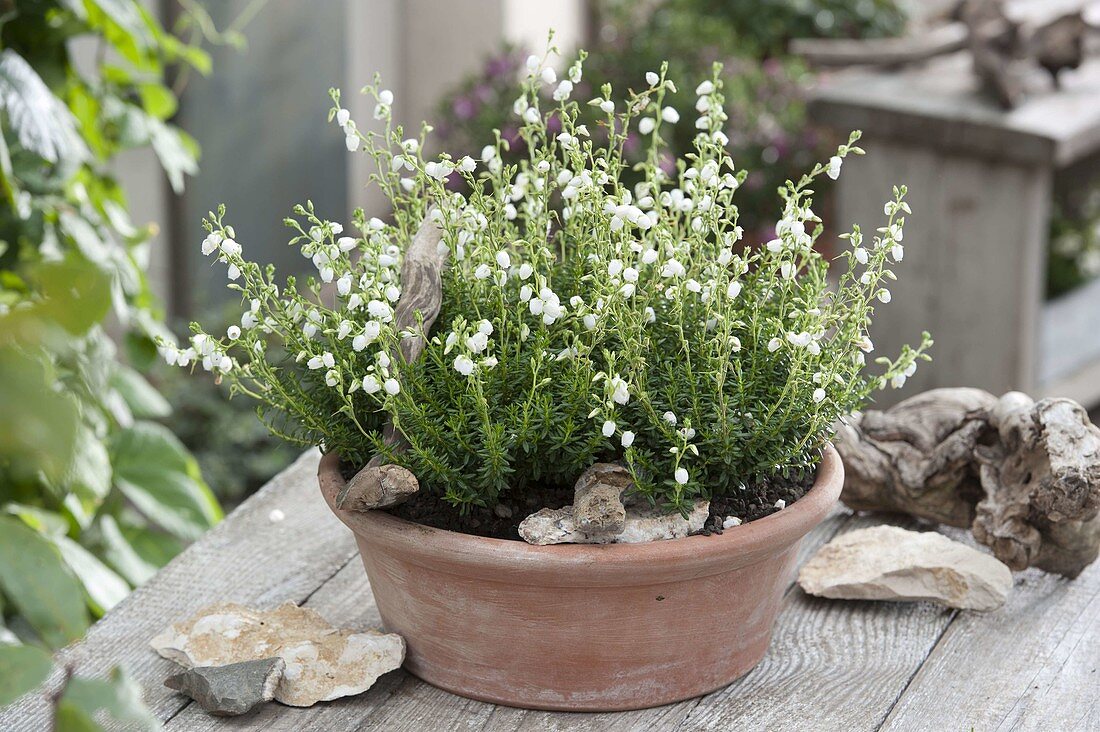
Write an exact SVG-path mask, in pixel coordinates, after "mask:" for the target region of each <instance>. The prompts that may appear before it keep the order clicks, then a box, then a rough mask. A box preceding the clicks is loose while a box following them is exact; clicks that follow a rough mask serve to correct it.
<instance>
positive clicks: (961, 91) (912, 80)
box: [810, 53, 1100, 167]
mask: <svg viewBox="0 0 1100 732" xmlns="http://www.w3.org/2000/svg"><path fill="white" fill-rule="evenodd" d="M970 61H971V59H970V58H969V54H966V53H959V54H953V55H951V56H947V57H945V58H943V59H938V60H936V61H933V62H931V63H929V64H928V65H927V66H924V67H919V68H910V69H905V70H903V71H897V72H867V71H863V70H860V71H852V72H849V73H840V74H836V75H834V76H833V77H832V79H830V80H828V81H826V82H825V83H824V84H822V86H821V87H820V88H819V89H818V90H817V91H815V93H814V96H813V98H812V99H811V101H810V117H811V119H814V120H815V121H817V122H819V123H824V124H827V125H832V126H838V127H841V128H844V129H853V128H854V129H861V130H864V131H865V132H867V133H869V134H874V135H877V136H880V137H886V138H889V139H892V140H898V141H907V142H911V143H915V144H920V145H926V146H930V147H934V148H936V149H938V150H940V151H943V152H945V153H948V154H962V155H965V156H980V157H985V158H988V159H991V160H996V161H1012V162H1016V163H1020V164H1024V165H1053V166H1055V167H1065V166H1068V165H1071V164H1073V163H1074V162H1076V161H1078V160H1081V159H1082V158H1085V157H1087V156H1088V155H1090V154H1092V153H1093V152H1095V151H1096V150H1097V148H1100V94H1097V91H1098V90H1100V59H1096V58H1093V59H1090V60H1088V61H1086V62H1085V63H1084V64H1082V66H1081V68H1079V69H1077V70H1075V71H1068V72H1066V73H1064V74H1063V75H1061V76H1060V77H1059V78H1060V80H1061V81H1062V82H1063V83H1062V88H1061V89H1059V90H1057V91H1055V90H1047V91H1042V92H1037V93H1034V94H1031V95H1030V96H1029V97H1028V99H1027V100H1026V101H1025V102H1024V103H1023V104H1022V105H1020V106H1019V107H1018V108H1016V109H1013V110H1009V111H1005V110H1003V109H1001V108H1000V107H999V106H998V105H997V104H996V102H995V101H994V100H993V99H992V98H991V97H989V96H987V95H985V94H983V93H981V91H980V89H979V83H978V80H977V78H976V77H975V76H974V74H973V73H972V71H971V63H970Z"/></svg>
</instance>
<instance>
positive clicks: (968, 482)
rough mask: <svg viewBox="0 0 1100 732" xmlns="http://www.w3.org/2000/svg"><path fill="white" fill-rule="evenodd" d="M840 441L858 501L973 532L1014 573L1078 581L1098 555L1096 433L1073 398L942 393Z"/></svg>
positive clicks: (857, 425)
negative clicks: (1036, 571) (1035, 570)
mask: <svg viewBox="0 0 1100 732" xmlns="http://www.w3.org/2000/svg"><path fill="white" fill-rule="evenodd" d="M834 444H835V445H836V448H837V451H838V452H840V454H841V456H842V458H843V460H844V465H845V472H846V479H845V484H844V493H843V494H842V495H841V500H843V501H844V502H845V503H846V504H848V506H850V507H851V508H854V509H857V510H882V511H901V512H904V513H908V514H911V515H913V516H917V517H919V518H924V519H929V520H932V521H936V522H939V523H944V524H948V525H951V526H959V527H963V528H970V529H971V531H972V532H973V534H974V538H975V539H977V540H978V541H980V542H981V543H983V544H985V545H987V546H989V547H990V548H991V549H992V550H993V553H994V555H995V556H996V557H997V558H998V559H1000V560H1001V561H1003V562H1004V563H1005V564H1007V565H1008V566H1009V567H1010V568H1012V569H1014V570H1022V569H1025V568H1027V567H1029V566H1033V567H1039V568H1040V569H1045V570H1047V571H1049V572H1055V573H1058V574H1063V575H1066V576H1068V577H1075V576H1077V575H1078V574H1080V572H1081V571H1082V570H1083V569H1084V568H1085V567H1087V566H1088V565H1089V564H1090V563H1092V562H1093V561H1094V560H1095V559H1096V557H1097V555H1098V554H1100V428H1097V427H1096V426H1095V425H1093V424H1092V422H1091V421H1090V420H1089V418H1088V414H1087V413H1086V412H1085V410H1084V409H1083V408H1082V407H1081V406H1080V405H1079V404H1077V403H1076V402H1073V401H1071V400H1069V399H1042V400H1040V401H1038V402H1035V401H1033V400H1032V399H1031V398H1030V397H1028V396H1027V395H1025V394H1021V393H1020V392H1009V393H1007V394H1005V395H1004V396H1002V397H1000V398H997V397H995V396H993V395H992V394H989V393H988V392H984V391H981V390H979V389H934V390H932V391H928V392H925V393H923V394H918V395H917V396H914V397H912V398H910V399H906V400H905V401H903V402H901V403H899V404H897V405H895V406H894V407H892V408H890V409H888V410H886V411H885V412H880V411H868V412H865V413H862V414H855V415H853V416H852V417H851V418H850V419H849V420H848V423H847V424H844V425H841V426H840V428H839V429H838V431H837V435H836V438H835V440H834Z"/></svg>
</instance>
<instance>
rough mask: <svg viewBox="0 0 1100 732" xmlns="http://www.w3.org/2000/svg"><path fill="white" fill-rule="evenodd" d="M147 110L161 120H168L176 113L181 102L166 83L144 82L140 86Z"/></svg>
mask: <svg viewBox="0 0 1100 732" xmlns="http://www.w3.org/2000/svg"><path fill="white" fill-rule="evenodd" d="M138 93H139V94H140V95H141V103H142V106H144V107H145V111H146V112H148V113H149V114H151V115H153V116H154V117H156V118H157V119H159V120H166V119H168V118H169V117H171V116H172V115H173V114H175V113H176V109H177V107H179V103H178V102H177V101H176V95H175V94H173V93H172V90H171V89H169V88H168V87H166V86H164V84H142V85H140V86H139V87H138Z"/></svg>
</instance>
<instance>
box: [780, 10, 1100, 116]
mask: <svg viewBox="0 0 1100 732" xmlns="http://www.w3.org/2000/svg"><path fill="white" fill-rule="evenodd" d="M1089 2H1090V0H1065V1H1063V2H1030V3H1011V2H1007V0H960V2H959V3H958V4H957V6H956V7H955V9H954V11H953V12H952V13H951V17H950V22H944V23H941V24H939V25H935V26H933V27H930V28H922V29H917V30H914V31H912V32H911V34H910V35H908V36H903V37H901V38H870V39H862V40H859V39H810V38H799V39H795V40H793V41H791V45H790V48H791V52H792V53H794V54H796V55H799V56H802V57H803V58H805V59H806V60H807V61H808V62H810V63H811V64H814V65H817V66H824V67H828V66H832V67H840V66H853V65H873V66H886V67H892V66H901V65H906V64H914V63H920V62H922V61H926V60H928V59H931V58H934V57H936V56H942V55H945V54H948V53H953V52H955V51H960V50H964V49H965V50H967V51H968V52H969V53H970V56H971V58H972V60H973V67H974V73H975V74H976V75H977V77H978V78H979V79H980V81H981V83H982V86H983V87H984V88H985V89H986V90H987V91H988V92H990V93H991V94H992V95H993V96H994V97H995V98H996V100H997V102H998V103H999V104H1000V105H1001V106H1003V107H1005V108H1006V109H1011V108H1013V107H1016V106H1019V104H1020V103H1021V102H1023V100H1024V99H1025V97H1026V96H1027V94H1028V92H1029V91H1031V90H1032V89H1033V87H1035V86H1036V84H1035V82H1036V77H1040V78H1039V79H1038V81H1039V82H1040V85H1041V82H1042V79H1041V77H1042V72H1043V71H1045V72H1046V73H1047V74H1049V76H1050V78H1051V79H1052V80H1053V82H1054V85H1055V86H1057V85H1058V75H1059V73H1060V72H1061V71H1062V70H1063V69H1075V68H1077V67H1079V66H1080V65H1081V63H1082V62H1083V61H1084V59H1085V57H1086V55H1087V53H1088V48H1087V44H1086V40H1087V38H1088V36H1089V34H1090V33H1095V32H1096V31H1097V28H1096V27H1094V26H1092V25H1090V23H1089V20H1088V19H1087V18H1086V7H1087V5H1088V4H1089ZM945 20H946V19H945Z"/></svg>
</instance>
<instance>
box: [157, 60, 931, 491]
mask: <svg viewBox="0 0 1100 732" xmlns="http://www.w3.org/2000/svg"><path fill="white" fill-rule="evenodd" d="M584 58H585V54H584V53H581V54H580V59H579V60H578V61H577V62H576V63H574V64H573V65H572V66H571V67H570V68H569V70H568V74H567V78H565V79H562V80H560V81H559V80H558V78H557V74H556V73H555V72H554V70H553V69H552V68H550V67H548V66H547V64H546V59H542V58H538V57H531V58H529V59H528V60H527V64H526V68H527V73H526V78H525V81H524V85H523V89H522V93H521V95H520V97H519V99H518V100H517V101H516V102H515V103H514V105H513V106H512V113H513V114H514V115H515V116H516V118H517V119H518V120H520V122H519V123H518V125H519V127H518V134H519V136H520V139H522V140H523V141H524V149H525V150H526V157H525V158H524V159H522V160H520V161H519V163H518V165H510V164H507V163H506V162H505V160H504V159H503V153H504V152H505V150H506V149H507V147H508V143H507V142H506V141H504V140H502V139H500V138H499V137H498V139H497V140H496V142H495V143H494V144H490V145H488V146H486V147H485V148H484V149H483V151H482V152H481V154H480V158H481V161H480V163H479V162H478V161H476V160H474V159H472V158H470V157H463V158H461V159H458V160H454V159H452V158H451V157H450V156H448V155H443V156H441V157H440V158H437V159H429V158H426V157H425V155H424V152H423V151H424V149H425V135H426V134H427V131H428V129H430V128H425V129H424V130H423V131H422V132H421V135H420V136H419V137H418V138H407V137H406V135H405V133H404V130H402V129H401V128H400V127H395V126H394V125H393V122H392V117H391V111H390V110H391V107H390V105H391V104H392V101H393V95H392V93H390V92H389V91H387V90H379V89H378V87H377V85H374V86H370V87H368V88H367V89H366V90H365V91H366V92H367V93H368V94H370V95H372V96H373V97H374V99H375V101H376V102H377V104H376V107H375V117H376V118H377V119H379V120H381V121H382V122H383V124H384V126H385V131H384V132H383V133H373V132H372V133H370V134H366V135H364V134H362V133H361V132H359V130H358V128H357V127H356V125H355V123H354V122H353V121H352V120H350V119H349V115H348V113H347V111H346V110H344V109H343V108H341V107H340V94H339V92H337V91H334V92H333V101H334V104H335V106H334V107H333V109H332V110H331V112H330V117H332V118H334V119H335V120H336V121H337V123H338V124H340V125H341V126H342V127H343V132H344V134H345V136H346V141H347V145H348V148H349V150H358V149H360V148H365V150H366V152H367V153H368V154H369V155H370V156H371V157H372V158H373V159H374V161H375V163H376V165H377V172H376V173H375V174H374V175H372V181H373V182H374V183H375V184H377V185H378V186H379V187H380V188H381V189H382V191H383V192H384V193H385V194H386V195H387V196H388V197H389V198H390V200H391V202H392V205H393V222H392V223H386V222H383V221H381V220H379V219H370V220H367V219H366V218H365V216H364V215H363V213H362V211H357V212H356V215H355V217H354V224H355V226H356V227H357V228H358V230H359V236H357V237H352V236H341V234H342V233H343V227H342V225H340V224H338V223H334V222H329V221H322V220H320V219H318V218H317V217H316V216H315V214H314V212H313V207H312V206H311V205H307V206H300V207H298V208H297V209H296V211H295V217H294V218H289V219H287V220H286V223H287V225H288V226H289V227H290V228H291V229H292V230H293V232H294V236H293V238H292V239H291V242H290V243H291V244H292V245H295V246H298V247H300V249H301V252H302V254H303V255H304V256H306V257H309V258H311V259H312V261H313V263H314V265H315V266H316V268H317V271H318V276H317V277H310V278H308V279H307V280H306V282H305V283H304V285H300V284H299V283H298V282H295V281H294V280H292V279H288V281H287V282H286V284H285V285H280V284H277V283H276V282H275V273H274V270H273V268H270V267H268V268H261V267H260V266H259V265H257V264H255V263H253V262H250V261H248V260H247V259H246V258H245V257H244V256H243V253H242V246H241V245H240V244H239V243H238V242H237V241H236V239H235V236H236V233H235V232H234V230H233V227H232V226H230V225H227V224H226V222H225V220H224V215H225V212H224V210H223V209H222V210H219V211H218V212H216V213H211V214H210V218H209V220H208V221H207V222H206V226H207V229H208V231H209V232H210V234H209V236H208V237H207V239H206V240H205V241H204V242H203V245H202V249H203V253H204V254H207V255H216V256H217V258H218V260H219V261H221V262H222V263H223V264H225V266H226V267H227V274H228V277H229V280H230V284H229V286H230V288H231V289H235V290H238V291H239V292H241V294H242V299H243V302H244V304H245V312H244V314H243V315H242V317H241V324H240V325H239V326H238V325H233V326H230V328H228V329H227V332H226V334H225V336H224V337H216V336H215V335H212V334H210V333H207V332H205V331H203V330H202V329H201V328H200V327H199V326H198V325H197V324H195V325H193V326H192V327H193V330H194V331H195V335H193V336H192V338H191V343H190V345H189V346H188V347H186V348H182V349H181V348H179V347H178V346H176V345H174V344H171V343H169V342H164V343H163V344H162V351H163V353H164V355H165V357H166V359H167V360H168V362H169V363H174V364H178V365H182V366H193V365H195V364H201V365H202V367H203V368H204V369H206V370H207V371H210V372H213V373H215V374H217V376H218V378H220V379H225V380H227V381H229V382H230V384H231V387H232V389H233V390H234V391H235V392H237V393H243V394H247V395H249V396H252V397H254V398H255V399H257V400H259V402H260V404H261V416H263V417H264V419H265V420H266V422H267V423H268V424H269V425H270V426H272V427H273V429H275V430H276V431H278V432H279V433H281V434H285V435H287V436H289V437H291V438H293V439H297V440H299V441H301V442H303V443H315V444H320V445H321V446H322V447H323V448H324V449H325V450H336V451H338V452H339V453H340V454H341V455H342V456H343V457H344V458H346V459H347V460H348V461H349V462H351V463H352V464H362V463H363V462H364V461H365V460H367V459H368V458H369V457H370V456H371V455H372V454H374V453H375V452H379V451H380V452H382V453H383V454H384V455H385V456H386V457H387V458H388V459H390V460H392V461H395V462H397V463H400V464H403V465H405V466H407V467H409V468H410V469H411V470H412V471H413V472H414V473H415V474H416V475H417V476H418V477H419V479H420V480H421V482H422V485H424V486H425V487H426V488H427V489H428V490H431V491H434V492H436V493H437V494H438V495H440V496H441V497H442V498H443V499H445V500H447V501H449V502H450V503H452V504H455V505H457V506H459V507H460V508H463V507H468V506H470V505H481V506H486V505H491V504H492V503H493V502H494V501H495V500H496V499H497V496H498V495H499V494H500V493H502V492H504V491H508V490H511V491H522V490H523V489H524V487H525V486H526V485H528V484H530V483H532V482H535V481H552V482H567V481H568V482H571V481H572V480H573V479H575V478H576V475H577V473H579V472H580V471H581V470H582V469H583V468H584V467H586V466H587V465H589V464H591V463H592V462H593V461H595V460H597V459H622V460H624V461H625V463H626V464H627V466H628V467H629V468H630V470H631V471H632V474H633V476H634V481H635V488H636V490H638V491H640V492H641V493H643V494H645V495H646V496H648V497H649V498H650V499H651V500H652V501H654V502H655V503H658V504H660V505H662V506H665V507H667V508H669V509H674V510H681V511H682V510H685V509H686V508H687V507H688V506H689V505H690V504H691V502H692V501H693V499H694V498H695V497H697V496H701V495H715V494H721V493H724V492H727V491H731V490H736V489H737V488H738V487H739V486H740V485H741V484H742V483H744V482H747V481H749V480H751V479H753V478H756V477H759V476H767V475H772V474H775V473H776V472H780V471H786V470H804V469H809V468H811V467H812V466H813V465H814V464H815V463H816V461H817V460H818V458H819V455H820V452H819V451H820V449H821V447H822V445H823V444H824V443H825V442H826V441H827V440H828V439H829V436H830V434H831V430H832V425H833V424H834V423H835V421H836V420H837V419H838V418H840V417H841V416H843V415H844V414H847V413H848V412H849V411H850V410H852V409H854V408H856V407H859V406H860V405H861V404H862V403H863V402H864V400H865V399H866V398H867V397H868V396H869V394H870V393H871V392H872V391H873V390H874V389H877V388H883V387H885V386H886V385H887V384H890V383H892V384H893V385H894V386H900V385H901V384H903V383H904V381H905V379H906V378H907V376H909V375H910V374H912V373H913V371H914V370H915V368H916V365H917V361H918V360H920V359H924V358H927V356H926V355H925V354H924V350H925V348H926V347H927V346H928V345H929V344H930V340H928V338H927V336H926V337H925V342H924V343H922V344H921V346H920V347H919V348H917V349H913V348H908V347H907V348H905V349H904V350H903V352H902V353H901V354H900V355H899V356H898V357H897V358H896V359H889V358H880V359H878V363H879V364H880V369H879V373H878V374H875V375H872V374H867V373H865V371H864V366H865V356H864V354H865V353H867V352H869V351H871V350H873V344H872V343H871V342H870V340H869V339H868V338H867V328H868V326H869V324H870V321H871V318H872V315H873V312H874V307H875V303H876V302H882V303H886V302H889V300H890V292H889V290H888V288H887V286H886V285H887V284H888V282H889V281H890V280H892V279H894V273H893V271H892V269H891V267H892V265H893V263H894V262H897V261H900V260H901V258H902V256H903V247H902V244H901V240H902V237H903V225H904V217H905V214H908V213H909V207H908V205H907V204H906V203H905V202H904V200H903V199H904V195H905V190H904V188H900V189H895V190H894V192H893V193H894V195H893V198H891V199H890V200H889V201H887V203H886V205H885V207H884V217H885V221H884V226H883V227H882V228H881V229H879V231H878V233H877V235H875V236H873V237H869V238H868V239H865V238H864V235H863V234H862V232H860V231H859V230H858V229H855V230H853V231H852V232H851V233H850V234H848V235H845V238H847V239H848V240H849V242H850V244H851V248H850V249H849V250H848V251H846V252H845V253H844V254H843V255H842V257H841V259H843V260H844V264H845V267H844V268H843V271H842V272H840V273H839V275H838V276H835V277H834V278H833V279H832V281H830V279H829V277H828V275H829V270H830V262H829V261H828V260H827V259H825V257H824V256H823V255H822V254H821V253H820V252H818V251H816V250H815V248H814V242H815V239H816V238H817V237H818V236H820V234H821V231H822V223H821V219H820V218H819V217H818V215H817V214H816V213H814V211H813V209H812V204H813V190H812V188H811V186H812V185H813V184H814V181H815V180H817V179H818V178H819V177H821V176H825V175H827V176H828V177H831V178H835V177H837V176H838V175H839V174H840V168H841V166H842V164H843V159H844V158H845V157H846V156H847V155H850V154H862V152H863V151H862V150H861V149H859V148H858V147H856V146H855V142H856V140H857V138H858V134H853V136H852V137H851V139H850V140H849V141H848V143H847V144H844V145H841V146H840V147H839V149H838V150H837V152H836V155H835V156H833V157H832V158H830V159H829V161H828V162H827V163H823V164H817V165H815V166H813V168H812V169H811V170H810V172H809V173H808V174H806V175H804V176H802V177H801V178H799V179H798V180H797V182H792V181H787V182H786V184H785V185H784V187H783V189H782V190H781V191H780V199H781V200H780V210H779V212H778V214H779V216H778V223H777V224H776V225H775V236H774V239H772V240H771V241H769V242H768V243H767V245H766V246H764V247H758V248H745V247H744V244H743V231H742V229H741V227H740V226H739V225H738V216H739V211H738V206H737V204H736V203H734V196H735V193H737V192H738V191H739V189H740V188H741V187H742V184H743V183H744V181H745V180H746V177H747V175H748V173H747V171H745V170H743V169H740V168H738V167H736V166H735V164H734V162H733V160H732V159H731V158H730V157H729V155H728V153H727V152H726V149H725V135H724V134H723V132H722V129H723V128H724V125H725V123H726V122H727V116H726V114H725V112H724V109H725V104H724V102H725V99H724V96H723V87H722V82H721V77H720V70H721V69H720V66H718V65H716V66H715V67H714V68H713V69H712V71H711V73H710V74H709V75H708V78H706V79H703V80H702V81H701V83H700V84H699V86H698V87H696V89H695V95H696V103H695V108H696V110H698V119H697V120H694V121H692V120H689V119H687V118H686V117H687V115H686V114H685V115H684V118H681V115H680V113H679V112H678V111H677V110H676V109H675V108H673V107H671V106H670V105H669V104H668V102H667V95H668V94H669V93H671V92H672V91H673V90H674V89H675V88H676V87H675V84H673V82H672V81H671V80H670V79H668V78H667V76H666V72H667V66H666V65H661V66H660V67H659V68H658V69H656V70H653V71H651V72H649V73H648V74H646V75H645V77H644V78H643V79H639V80H637V82H636V83H637V85H638V86H639V87H640V88H641V91H639V92H631V93H630V94H629V95H628V96H627V98H626V101H625V103H624V102H622V101H619V102H616V101H615V100H614V97H613V94H612V89H611V87H610V86H609V85H604V86H603V87H602V88H601V90H600V92H599V96H598V97H596V98H593V99H587V98H585V97H581V99H580V101H573V94H574V91H575V90H576V89H577V88H578V85H579V84H580V82H581V80H582V78H583V69H582V63H583V60H584ZM548 95H549V96H550V97H551V98H552V99H553V100H554V101H553V102H548V101H547V96H548ZM585 107H594V108H597V109H599V110H600V119H599V122H598V124H599V125H600V129H602V130H604V134H603V135H598V134H597V133H596V129H595V128H594V125H589V124H587V123H585V122H583V121H581V120H583V119H586V117H583V116H582V112H581V110H582V108H585ZM692 116H694V115H692ZM692 124H693V125H694V129H695V130H696V133H695V137H694V140H693V152H691V153H689V154H688V155H686V156H685V157H684V158H681V159H679V160H678V161H676V164H675V166H674V168H673V169H672V172H671V173H666V172H665V170H664V168H663V167H662V165H661V164H660V160H661V158H662V156H663V155H664V154H665V152H666V149H667V139H666V136H667V135H669V134H670V131H671V130H674V129H678V125H692ZM635 131H637V132H635ZM635 134H636V135H640V136H641V137H642V138H644V142H645V155H644V162H643V163H641V164H640V165H638V166H633V171H634V173H635V174H636V176H637V180H638V182H637V183H635V184H634V185H627V184H625V183H624V174H625V173H626V171H627V170H628V169H630V167H631V166H629V163H628V161H627V160H626V158H625V156H624V152H623V150H624V146H625V144H626V142H627V139H628V137H629V136H631V135H635ZM454 178H460V179H461V182H462V185H461V186H458V188H460V189H461V190H462V191H466V193H462V192H455V191H454V190H452V187H451V184H452V183H453V179H454ZM425 217H430V218H431V220H433V221H434V222H435V223H436V224H437V225H438V226H439V227H440V228H441V230H442V243H443V245H445V246H446V247H447V248H448V250H449V252H450V255H451V262H450V265H449V267H448V268H447V269H446V270H445V272H444V277H443V307H442V311H441V313H440V316H439V319H438V321H437V326H436V328H435V331H434V332H432V333H427V334H422V335H424V336H426V337H427V339H428V342H427V346H426V349H425V351H424V353H423V355H422V357H421V358H420V360H418V361H415V362H413V363H405V362H404V360H403V359H402V358H401V357H400V355H398V348H397V347H398V344H399V342H400V341H401V340H402V339H403V338H406V337H409V336H411V335H416V334H417V333H418V332H419V331H422V328H416V327H414V328H412V330H411V331H406V332H399V331H398V330H397V328H396V327H395V326H394V324H393V319H394V304H395V303H398V302H399V301H400V298H401V297H402V293H401V290H400V288H399V282H398V276H397V273H398V267H399V264H400V257H401V254H402V250H403V248H404V246H405V245H407V243H408V242H409V241H410V240H411V238H412V236H413V234H414V232H415V231H416V230H417V228H418V227H419V226H420V225H421V222H422V221H423V220H424V219H425ZM353 255H355V256H353ZM272 342H275V343H277V344H278V345H279V350H278V351H274V352H273V351H272V350H271V344H272ZM283 354H286V355H283ZM386 417H389V418H391V419H392V420H393V422H394V424H395V426H396V427H397V428H398V429H399V430H400V431H401V432H402V433H403V434H404V435H405V437H406V438H407V439H408V441H409V443H410V447H409V449H408V450H407V451H406V452H403V453H400V454H395V453H394V451H392V450H391V449H389V448H388V447H387V446H386V445H384V444H383V441H382V439H381V435H380V431H379V429H380V426H381V424H382V423H383V421H384V419H385V418H386Z"/></svg>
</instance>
